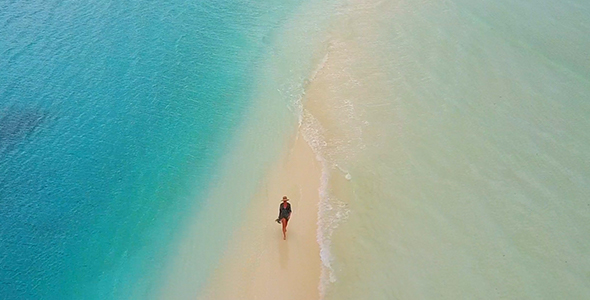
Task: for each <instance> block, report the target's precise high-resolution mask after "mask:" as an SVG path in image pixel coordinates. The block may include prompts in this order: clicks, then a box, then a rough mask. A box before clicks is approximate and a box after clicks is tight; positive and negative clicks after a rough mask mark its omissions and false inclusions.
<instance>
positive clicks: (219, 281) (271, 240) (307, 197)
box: [198, 131, 322, 299]
mask: <svg viewBox="0 0 590 300" xmlns="http://www.w3.org/2000/svg"><path fill="white" fill-rule="evenodd" d="M286 150H287V151H286V153H285V154H284V156H283V157H282V158H281V159H279V160H277V162H276V163H275V164H274V165H273V166H272V168H270V169H269V172H268V175H267V177H266V180H264V181H262V182H261V184H260V186H259V189H258V192H257V193H256V194H255V196H254V197H253V199H252V201H251V202H250V206H249V207H248V208H247V209H246V210H245V212H244V214H243V220H242V221H241V225H240V226H239V228H237V229H236V231H235V233H234V235H233V237H232V238H231V239H230V243H229V245H228V247H227V249H226V251H225V252H224V253H223V255H222V258H221V261H220V263H219V265H218V267H217V268H216V270H215V271H214V273H213V275H212V277H211V278H210V281H209V282H208V283H207V284H206V286H205V288H204V290H203V292H202V293H201V294H200V295H199V297H198V299H276V298H277V296H278V295H280V298H281V299H319V298H320V294H319V289H318V286H319V283H320V274H321V261H320V249H319V244H318V242H317V218H318V204H319V187H320V179H321V172H322V170H321V166H320V162H318V161H317V159H316V154H315V153H314V152H313V151H312V149H311V147H310V146H309V145H308V144H307V142H306V141H305V139H304V138H303V136H302V133H301V132H300V131H298V133H297V135H296V136H295V137H294V139H293V140H292V141H291V143H290V145H289V146H288V149H286ZM283 195H287V196H288V197H289V198H290V202H291V204H292V206H293V215H292V218H291V220H290V222H289V227H288V231H287V240H283V238H282V232H281V226H280V225H279V224H277V223H276V222H274V218H276V215H277V213H278V206H279V204H280V199H281V198H282V196H283Z"/></svg>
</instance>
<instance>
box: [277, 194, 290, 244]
mask: <svg viewBox="0 0 590 300" xmlns="http://www.w3.org/2000/svg"><path fill="white" fill-rule="evenodd" d="M288 201H289V198H287V196H283V202H282V203H281V205H279V218H278V219H276V221H277V223H279V224H282V225H283V240H286V239H287V224H288V223H289V218H290V217H291V203H289V202H288Z"/></svg>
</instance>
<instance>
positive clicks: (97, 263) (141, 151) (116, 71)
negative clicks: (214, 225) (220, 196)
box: [0, 0, 295, 299]
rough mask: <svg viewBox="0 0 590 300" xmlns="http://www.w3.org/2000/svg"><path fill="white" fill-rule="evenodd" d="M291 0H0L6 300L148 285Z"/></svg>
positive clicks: (92, 294) (144, 293)
mask: <svg viewBox="0 0 590 300" xmlns="http://www.w3.org/2000/svg"><path fill="white" fill-rule="evenodd" d="M289 5H291V6H293V5H295V4H294V3H291V4H286V3H284V2H276V3H273V2H272V1H267V2H266V3H264V4H262V3H257V4H253V3H248V2H246V1H214V2H211V1H180V0H170V1H157V2H156V1H125V2H124V1H98V0H90V1H58V0H50V1H46V0H43V1H41V0H36V1H3V2H0V298H2V299H112V298H123V299H127V298H129V297H130V295H131V293H133V295H134V296H136V297H140V298H146V297H147V298H149V297H150V296H153V293H154V292H155V290H156V289H157V287H156V286H157V284H156V278H157V274H158V271H159V270H160V269H161V268H162V264H163V261H164V259H165V257H166V245H167V244H169V243H171V242H172V241H173V240H174V237H175V235H174V234H175V232H177V230H178V227H179V226H180V224H182V220H183V219H184V217H186V216H185V215H184V214H182V211H188V210H187V207H191V208H198V204H199V201H201V200H200V199H201V198H200V197H201V196H202V195H203V194H204V193H205V190H204V188H205V187H206V186H207V183H208V180H209V177H210V174H211V173H212V170H213V169H214V167H215V165H216V163H218V161H219V160H220V157H221V155H222V153H223V151H224V150H226V148H225V145H226V144H227V142H228V140H229V139H230V138H231V136H232V133H233V132H234V131H235V130H236V128H237V126H239V123H240V121H241V120H242V118H243V112H244V110H245V109H246V108H247V107H248V103H249V97H250V93H251V87H252V78H251V76H249V74H251V72H252V71H253V70H255V69H256V68H257V67H258V66H259V61H260V57H262V56H263V55H264V53H265V51H267V49H266V48H265V46H266V45H267V43H268V39H269V36H270V35H272V32H273V28H276V27H277V26H279V23H280V22H279V21H280V20H281V15H284V14H285V13H287V12H288V11H289Z"/></svg>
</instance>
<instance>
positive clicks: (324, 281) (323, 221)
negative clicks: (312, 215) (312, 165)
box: [300, 109, 349, 299]
mask: <svg viewBox="0 0 590 300" xmlns="http://www.w3.org/2000/svg"><path fill="white" fill-rule="evenodd" d="M300 130H301V133H302V136H303V138H304V140H305V141H306V142H307V144H308V145H309V146H310V147H311V149H312V150H313V152H314V153H315V155H316V159H317V160H318V161H319V162H320V164H321V166H322V175H321V178H320V187H319V189H318V192H319V196H320V202H319V204H318V221H317V225H318V227H317V242H318V244H319V247H320V259H321V262H322V270H321V275H320V283H319V285H318V289H319V293H320V299H323V298H324V296H325V294H326V290H327V288H328V287H329V285H330V284H331V283H334V282H336V279H337V278H336V275H335V272H334V268H333V261H334V257H333V255H332V252H331V237H332V233H333V232H334V230H335V229H336V228H337V227H338V225H339V224H340V223H341V222H342V221H344V220H345V219H346V218H347V217H348V213H349V210H348V208H347V207H346V205H345V204H344V203H343V202H341V201H339V200H338V199H337V198H336V197H334V196H333V195H331V194H330V192H329V180H330V174H331V172H330V171H331V170H334V169H335V168H336V167H337V165H336V164H331V163H330V162H329V161H328V160H327V159H326V158H325V157H326V146H327V142H326V139H325V137H324V132H325V129H324V128H323V127H322V125H321V124H320V122H319V121H318V120H317V119H316V118H315V117H314V116H313V115H312V114H311V113H310V112H309V111H307V110H305V109H304V110H303V114H302V123H301V126H300ZM348 175H349V174H348ZM347 178H348V177H347Z"/></svg>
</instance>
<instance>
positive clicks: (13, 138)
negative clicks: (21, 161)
mask: <svg viewBox="0 0 590 300" xmlns="http://www.w3.org/2000/svg"><path fill="white" fill-rule="evenodd" d="M45 119H46V116H45V115H44V114H42V113H41V112H39V111H35V110H31V109H27V110H23V109H7V110H4V111H0V153H3V152H6V151H10V150H11V149H12V148H13V147H14V146H16V145H18V144H20V143H21V142H23V141H25V140H26V139H27V137H29V136H31V134H33V133H34V132H35V131H36V130H37V128H39V126H40V125H41V124H42V123H43V122H44V121H45Z"/></svg>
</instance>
